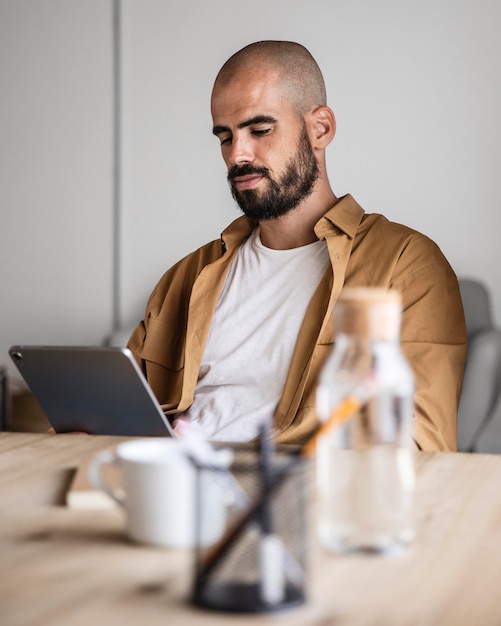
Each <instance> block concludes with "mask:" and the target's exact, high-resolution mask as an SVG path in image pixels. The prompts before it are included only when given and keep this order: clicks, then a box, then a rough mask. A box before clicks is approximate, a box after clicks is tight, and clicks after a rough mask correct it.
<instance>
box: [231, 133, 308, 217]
mask: <svg viewBox="0 0 501 626" xmlns="http://www.w3.org/2000/svg"><path fill="white" fill-rule="evenodd" d="M248 174H257V175H260V176H263V177H264V178H267V179H268V189H267V190H265V191H264V192H263V193H262V194H260V193H259V192H258V191H257V190H255V189H246V190H244V191H239V190H238V189H237V188H236V187H235V184H234V182H233V179H234V178H235V177H236V176H246V175H248ZM318 176H319V170H318V163H317V159H316V158H315V155H314V153H313V148H312V147H311V143H310V140H309V138H308V134H307V132H306V128H305V126H304V124H303V129H302V131H301V136H300V138H299V141H298V146H297V150H296V153H295V154H294V156H292V157H291V159H290V160H289V162H288V163H287V165H286V167H285V172H284V173H283V174H282V176H281V177H280V178H279V180H278V182H277V181H276V180H273V179H272V178H271V176H270V173H269V170H268V168H266V167H256V166H254V165H250V164H246V165H241V166H238V165H234V166H233V167H232V168H231V169H230V170H229V172H228V182H229V183H230V189H231V195H232V196H233V198H234V199H235V200H236V202H237V204H238V206H239V207H240V208H241V210H242V212H243V213H244V214H245V215H246V216H247V217H250V218H252V219H256V220H271V219H274V218H277V217H280V216H282V215H285V214H286V213H289V211H292V209H295V208H296V207H297V206H298V205H299V203H300V202H301V201H302V200H304V199H305V198H307V197H308V196H309V195H310V194H311V192H312V191H313V187H314V185H315V181H316V180H317V178H318Z"/></svg>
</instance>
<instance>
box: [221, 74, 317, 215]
mask: <svg viewBox="0 0 501 626" xmlns="http://www.w3.org/2000/svg"><path fill="white" fill-rule="evenodd" d="M273 78H274V77H270V76H268V77H267V76H266V74H264V76H263V72H259V73H257V72H256V75H255V76H252V74H250V75H249V73H246V74H245V76H244V77H243V80H242V79H241V78H240V79H239V78H238V77H236V78H234V79H232V81H231V82H230V83H229V84H228V85H225V86H223V87H216V88H215V89H214V92H213V97H212V115H213V121H214V134H215V135H216V136H217V137H219V140H220V142H221V152H222V155H223V158H224V161H225V163H226V166H227V168H228V181H229V183H230V187H231V192H232V195H233V197H234V198H235V200H236V201H237V203H238V204H239V206H240V208H241V209H242V211H243V212H244V213H245V214H246V215H248V216H249V217H252V218H255V219H258V220H266V219H273V218H276V217H279V216H281V215H285V214H286V213H288V212H289V211H291V210H292V209H294V208H295V207H297V206H298V205H299V204H300V203H301V201H302V200H303V199H305V198H306V197H308V196H309V195H310V194H311V192H312V191H313V187H314V185H315V181H316V180H317V178H318V164H317V159H316V157H315V154H314V152H313V149H312V147H311V143H310V140H309V137H308V133H307V130H306V127H305V124H304V121H302V120H301V119H299V117H298V115H297V113H296V112H295V111H294V110H293V108H292V106H291V105H290V104H289V103H288V102H286V101H285V100H284V98H283V97H282V93H281V92H280V90H279V88H278V83H277V81H276V80H274V79H273Z"/></svg>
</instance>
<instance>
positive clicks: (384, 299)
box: [334, 287, 402, 341]
mask: <svg viewBox="0 0 501 626" xmlns="http://www.w3.org/2000/svg"><path fill="white" fill-rule="evenodd" d="M401 311H402V298H401V296H400V293H399V292H398V291H396V290H394V289H386V288H384V287H345V288H344V289H343V290H342V291H341V293H340V295H339V299H338V301H337V303H336V306H335V307H334V331H335V333H336V334H338V333H344V334H346V335H358V336H360V337H364V338H366V339H371V340H373V341H393V340H395V339H398V337H399V334H400V318H401Z"/></svg>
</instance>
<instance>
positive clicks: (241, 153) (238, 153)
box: [230, 137, 254, 165]
mask: <svg viewBox="0 0 501 626" xmlns="http://www.w3.org/2000/svg"><path fill="white" fill-rule="evenodd" d="M253 160H254V153H253V151H252V149H251V146H250V142H249V141H247V140H246V139H245V138H244V137H233V141H232V142H231V153H230V164H231V165H243V164H244V163H252V161H253Z"/></svg>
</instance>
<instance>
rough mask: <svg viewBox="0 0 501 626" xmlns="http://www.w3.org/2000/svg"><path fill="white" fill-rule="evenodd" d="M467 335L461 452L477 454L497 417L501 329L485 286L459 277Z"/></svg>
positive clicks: (459, 417) (460, 412)
mask: <svg viewBox="0 0 501 626" xmlns="http://www.w3.org/2000/svg"><path fill="white" fill-rule="evenodd" d="M459 287H460V290H461V297H462V300H463V308H464V313H465V320H466V331H467V334H468V353H467V358H466V367H465V372H464V380H463V390H462V394H461V401H460V404H459V410H458V450H461V451H474V450H475V446H476V443H477V441H478V438H479V437H480V435H481V434H482V433H483V432H484V430H485V428H486V427H487V426H488V425H489V423H490V421H491V420H492V419H493V416H494V415H495V412H496V408H497V406H498V404H499V401H500V390H501V330H500V329H499V328H496V327H495V325H494V322H493V318H492V315H491V303H490V294H489V291H488V289H487V287H486V286H485V284H484V283H482V282H481V281H478V280H474V279H469V278H460V279H459Z"/></svg>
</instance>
